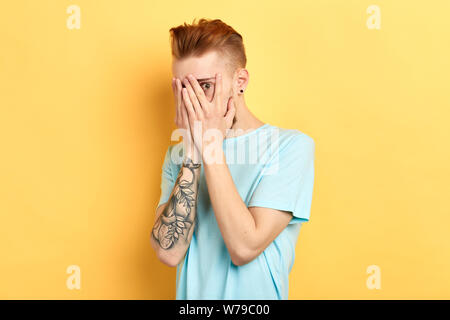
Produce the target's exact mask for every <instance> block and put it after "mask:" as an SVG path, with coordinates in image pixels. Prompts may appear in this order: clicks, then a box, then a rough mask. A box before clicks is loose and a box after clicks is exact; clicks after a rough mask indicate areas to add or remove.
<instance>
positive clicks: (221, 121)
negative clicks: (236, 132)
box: [182, 73, 236, 156]
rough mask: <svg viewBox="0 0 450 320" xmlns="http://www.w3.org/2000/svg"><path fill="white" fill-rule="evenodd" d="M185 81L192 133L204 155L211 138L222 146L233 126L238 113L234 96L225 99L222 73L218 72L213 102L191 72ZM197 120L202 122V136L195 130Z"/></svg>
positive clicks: (185, 96)
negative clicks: (204, 149)
mask: <svg viewBox="0 0 450 320" xmlns="http://www.w3.org/2000/svg"><path fill="white" fill-rule="evenodd" d="M183 83H184V85H185V86H186V88H183V89H182V96H183V102H184V106H185V108H186V112H187V114H188V118H189V121H188V122H189V126H190V128H191V134H192V137H193V139H194V143H195V145H196V147H197V148H198V150H201V151H202V156H204V154H203V148H204V147H205V146H206V145H208V144H209V143H210V142H212V141H210V140H211V138H213V139H214V140H215V141H214V143H217V145H218V146H220V147H222V142H223V139H224V138H225V136H226V133H227V130H228V129H230V128H231V126H232V124H233V118H234V116H235V114H236V107H235V104H234V98H233V97H230V98H229V99H228V101H224V100H225V98H224V96H223V89H222V76H221V74H220V73H218V74H216V86H215V91H214V97H213V99H212V100H211V102H210V101H208V99H207V98H206V96H205V93H204V92H203V89H202V88H201V86H200V84H199V83H198V81H197V79H195V78H194V76H192V75H191V74H189V75H188V76H187V78H185V79H183ZM196 121H198V123H197V125H198V124H201V134H200V136H197V134H195V132H194V128H195V126H194V125H195V122H196ZM199 133H200V132H199ZM216 139H217V140H216ZM199 140H200V141H199Z"/></svg>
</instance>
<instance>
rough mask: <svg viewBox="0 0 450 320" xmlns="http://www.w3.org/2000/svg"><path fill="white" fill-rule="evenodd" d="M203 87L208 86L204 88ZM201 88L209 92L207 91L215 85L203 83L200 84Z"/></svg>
mask: <svg viewBox="0 0 450 320" xmlns="http://www.w3.org/2000/svg"><path fill="white" fill-rule="evenodd" d="M203 85H206V86H203ZM200 86H201V87H202V88H203V89H204V90H205V91H207V90H209V89H211V88H212V86H213V84H212V83H211V82H203V83H201V84H200Z"/></svg>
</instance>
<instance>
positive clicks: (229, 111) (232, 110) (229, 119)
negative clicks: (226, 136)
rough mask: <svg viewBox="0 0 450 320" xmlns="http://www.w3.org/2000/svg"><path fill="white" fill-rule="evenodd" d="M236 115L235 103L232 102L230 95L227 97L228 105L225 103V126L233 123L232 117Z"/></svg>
mask: <svg viewBox="0 0 450 320" xmlns="http://www.w3.org/2000/svg"><path fill="white" fill-rule="evenodd" d="M235 115H236V105H235V104H234V99H233V97H230V99H228V105H227V113H226V114H225V122H226V124H227V128H231V126H232V125H233V119H234V116H235Z"/></svg>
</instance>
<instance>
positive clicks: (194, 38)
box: [169, 18, 247, 74]
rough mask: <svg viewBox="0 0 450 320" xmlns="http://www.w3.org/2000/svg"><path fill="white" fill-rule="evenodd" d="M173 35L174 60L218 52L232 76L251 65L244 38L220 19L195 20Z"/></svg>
mask: <svg viewBox="0 0 450 320" xmlns="http://www.w3.org/2000/svg"><path fill="white" fill-rule="evenodd" d="M169 33H170V44H171V49H172V57H173V58H175V59H177V60H181V59H183V58H187V57H199V56H201V55H203V54H205V53H207V52H210V51H216V52H217V53H218V54H219V56H220V57H221V58H222V59H224V62H225V65H226V67H227V70H228V71H229V72H230V74H232V73H233V72H234V71H235V70H236V69H237V68H245V66H246V64H247V57H246V55H245V47H244V43H243V39H242V36H241V35H240V34H239V33H238V32H236V30H234V29H233V28H232V27H230V26H229V25H227V24H226V23H224V22H223V21H222V20H220V19H213V20H211V19H205V18H201V19H200V20H199V21H198V22H197V23H196V22H195V19H194V21H193V23H192V24H191V25H189V24H186V22H185V23H184V24H183V25H179V26H177V27H173V28H171V29H170V30H169Z"/></svg>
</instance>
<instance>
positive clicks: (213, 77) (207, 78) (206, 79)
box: [197, 77, 216, 82]
mask: <svg viewBox="0 0 450 320" xmlns="http://www.w3.org/2000/svg"><path fill="white" fill-rule="evenodd" d="M215 78H216V77H211V78H203V79H197V81H199V82H200V81H205V80H211V79H215Z"/></svg>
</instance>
